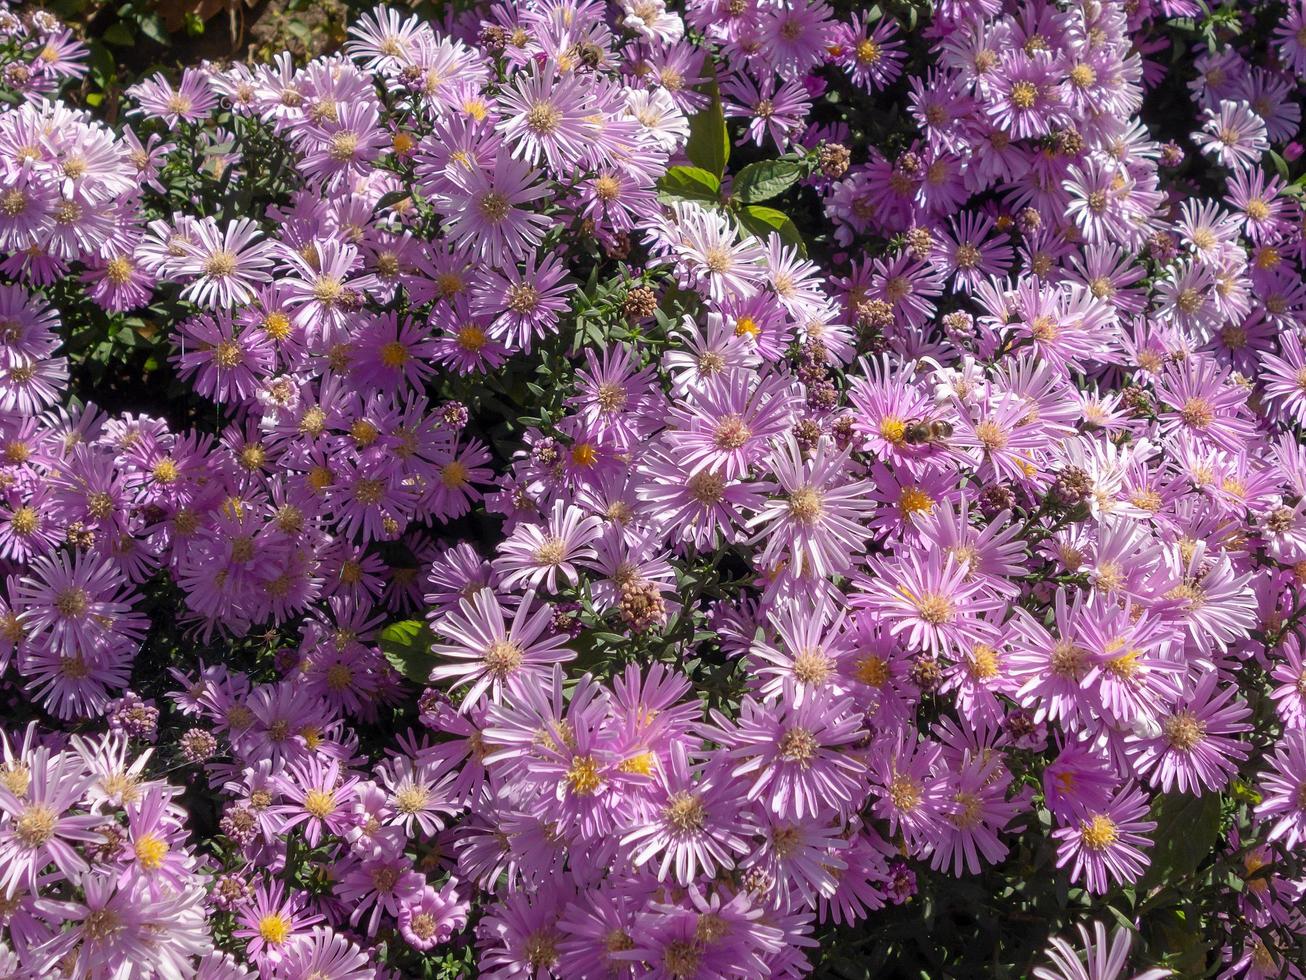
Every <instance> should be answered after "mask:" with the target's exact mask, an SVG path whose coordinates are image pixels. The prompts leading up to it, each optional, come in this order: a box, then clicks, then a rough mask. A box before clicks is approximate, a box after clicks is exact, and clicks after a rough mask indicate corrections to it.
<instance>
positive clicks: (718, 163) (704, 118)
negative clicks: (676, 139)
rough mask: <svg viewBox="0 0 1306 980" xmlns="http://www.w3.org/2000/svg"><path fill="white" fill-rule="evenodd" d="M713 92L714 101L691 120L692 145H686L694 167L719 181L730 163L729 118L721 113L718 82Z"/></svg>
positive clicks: (690, 139)
mask: <svg viewBox="0 0 1306 980" xmlns="http://www.w3.org/2000/svg"><path fill="white" fill-rule="evenodd" d="M710 92H711V96H712V101H711V102H709V103H708V104H707V105H706V106H704V107H703V109H702V110H700V111H699V112H696V113H694V115H692V116H690V118H689V142H688V143H686V144H685V155H686V156H687V157H689V160H690V162H691V163H693V164H694V165H695V166H698V167H702V168H703V169H704V170H706V171H708V172H709V173H713V174H716V176H717V179H718V180H720V179H721V178H722V177H724V176H725V172H726V164H727V163H729V162H730V134H729V132H727V131H726V117H725V113H724V112H722V111H721V96H720V94H719V93H718V92H717V87H716V82H715V81H713V82H712V85H711V89H710Z"/></svg>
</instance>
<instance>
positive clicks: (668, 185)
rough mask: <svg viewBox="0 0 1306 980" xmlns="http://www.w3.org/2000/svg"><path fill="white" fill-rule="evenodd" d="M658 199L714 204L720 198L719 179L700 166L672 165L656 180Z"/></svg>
mask: <svg viewBox="0 0 1306 980" xmlns="http://www.w3.org/2000/svg"><path fill="white" fill-rule="evenodd" d="M658 199H659V200H661V201H662V202H663V203H670V202H671V201H699V202H702V203H711V204H715V203H717V202H718V201H719V200H720V199H721V181H720V180H718V179H717V177H716V175H715V174H712V173H709V172H708V171H706V170H704V169H703V168H701V167H672V168H671V169H670V170H668V171H667V172H666V173H665V174H663V176H662V179H661V180H659V181H658Z"/></svg>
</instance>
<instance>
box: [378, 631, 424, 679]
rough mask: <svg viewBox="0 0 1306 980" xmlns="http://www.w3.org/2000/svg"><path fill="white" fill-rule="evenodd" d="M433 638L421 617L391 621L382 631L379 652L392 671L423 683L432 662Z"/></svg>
mask: <svg viewBox="0 0 1306 980" xmlns="http://www.w3.org/2000/svg"><path fill="white" fill-rule="evenodd" d="M434 639H435V637H434V636H432V635H431V629H430V627H429V626H427V625H426V624H425V623H424V622H422V621H421V620H420V619H405V620H402V621H401V622H398V623H391V624H390V625H389V626H387V627H386V628H385V629H383V630H382V631H381V652H382V653H384V654H385V658H386V660H389V661H390V665H391V666H392V667H394V669H395V670H397V671H399V673H401V674H403V675H404V676H405V677H407V678H408V679H409V680H410V681H412V682H413V683H414V684H425V683H426V682H427V681H428V680H429V679H430V675H431V668H432V667H433V666H434V665H435V655H434V654H432V653H431V643H432V642H434Z"/></svg>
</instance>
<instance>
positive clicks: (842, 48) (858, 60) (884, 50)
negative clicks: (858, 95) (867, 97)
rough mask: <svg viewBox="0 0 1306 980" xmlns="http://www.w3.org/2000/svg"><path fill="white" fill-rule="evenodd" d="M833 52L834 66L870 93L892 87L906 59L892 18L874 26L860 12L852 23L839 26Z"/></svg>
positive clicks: (855, 15)
mask: <svg viewBox="0 0 1306 980" xmlns="http://www.w3.org/2000/svg"><path fill="white" fill-rule="evenodd" d="M830 50H831V53H832V54H833V56H834V63H835V64H837V65H839V66H840V67H841V68H843V70H844V71H846V72H847V73H848V75H849V77H850V78H851V79H852V80H853V84H854V85H858V86H860V87H861V88H864V89H866V91H868V92H877V91H879V90H880V89H882V88H885V87H886V86H888V85H891V84H892V83H893V82H894V80H896V79H897V77H898V76H899V75H900V74H901V73H902V63H903V62H904V61H905V60H906V58H907V55H906V53H905V52H903V50H902V41H900V40H899V39H898V25H897V24H896V23H895V22H894V20H893V18H892V17H881V18H880V19H879V20H878V21H875V22H874V25H873V26H872V21H871V18H870V17H869V16H868V15H866V14H861V13H854V14H853V18H852V21H851V22H850V23H848V24H840V25H839V30H838V31H837V33H836V34H835V41H834V44H833V45H832V46H831V49H830Z"/></svg>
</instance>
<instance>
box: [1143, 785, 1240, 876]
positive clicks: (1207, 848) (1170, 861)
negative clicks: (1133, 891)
mask: <svg viewBox="0 0 1306 980" xmlns="http://www.w3.org/2000/svg"><path fill="white" fill-rule="evenodd" d="M1152 819H1153V820H1155V821H1156V830H1155V831H1153V832H1152V834H1151V835H1150V836H1151V837H1152V839H1153V840H1154V841H1156V846H1155V847H1154V848H1152V853H1151V858H1152V863H1151V865H1150V866H1149V867H1148V869H1147V871H1146V872H1145V873H1144V874H1143V877H1142V878H1140V879H1139V881H1138V890H1139V892H1140V893H1142V892H1143V891H1145V890H1146V889H1148V888H1153V887H1155V886H1157V885H1164V884H1167V883H1169V882H1172V881H1176V880H1178V879H1180V878H1183V877H1185V876H1186V875H1189V874H1191V873H1192V872H1193V871H1195V870H1197V867H1198V865H1200V864H1201V863H1202V861H1203V859H1204V858H1206V856H1207V855H1208V854H1210V853H1211V849H1212V848H1213V847H1214V846H1215V841H1216V838H1217V837H1218V836H1219V833H1220V796H1219V794H1218V793H1206V794H1205V795H1203V796H1189V795H1188V794H1187V793H1162V794H1161V795H1159V796H1157V797H1156V798H1155V799H1153V800H1152Z"/></svg>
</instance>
